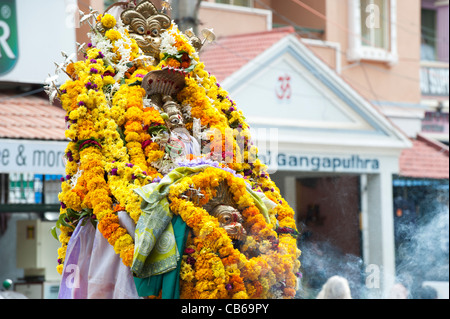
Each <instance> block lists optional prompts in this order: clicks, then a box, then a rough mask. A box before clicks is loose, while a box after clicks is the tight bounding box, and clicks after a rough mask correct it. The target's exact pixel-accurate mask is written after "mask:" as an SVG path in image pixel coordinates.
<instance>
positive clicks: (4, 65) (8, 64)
mask: <svg viewBox="0 0 450 319" xmlns="http://www.w3.org/2000/svg"><path fill="white" fill-rule="evenodd" d="M16 12H17V11H16V0H2V1H1V2H0V75H3V74H5V73H8V72H9V71H11V70H12V69H13V67H14V65H15V64H16V62H17V59H18V57H19V41H18V37H17V16H16Z"/></svg>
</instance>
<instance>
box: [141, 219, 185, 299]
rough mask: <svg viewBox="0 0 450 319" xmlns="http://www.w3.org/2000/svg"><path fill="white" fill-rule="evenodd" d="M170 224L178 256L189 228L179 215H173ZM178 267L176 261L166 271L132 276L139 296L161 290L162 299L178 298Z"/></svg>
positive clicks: (181, 253)
mask: <svg viewBox="0 0 450 319" xmlns="http://www.w3.org/2000/svg"><path fill="white" fill-rule="evenodd" d="M172 226H173V230H174V232H175V240H176V243H177V246H178V247H179V250H178V251H179V257H180V258H181V256H182V255H183V251H184V247H185V243H186V240H187V237H188V234H189V228H188V227H187V225H186V223H185V222H184V221H183V220H182V219H181V217H180V216H176V215H175V216H174V217H173V219H172ZM180 269H181V263H178V265H177V267H176V268H175V269H174V270H171V271H169V272H167V273H164V274H161V275H156V276H151V277H147V278H137V277H134V283H135V285H136V290H137V292H138V295H139V296H140V297H147V296H158V295H159V292H160V291H161V292H162V294H161V298H162V299H179V298H180Z"/></svg>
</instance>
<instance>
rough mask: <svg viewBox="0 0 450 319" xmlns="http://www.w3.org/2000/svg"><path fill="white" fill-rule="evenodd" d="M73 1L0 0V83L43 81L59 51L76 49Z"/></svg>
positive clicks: (51, 69) (61, 57)
mask: <svg viewBox="0 0 450 319" xmlns="http://www.w3.org/2000/svg"><path fill="white" fill-rule="evenodd" d="M76 3H77V2H76V0H45V1H36V0H2V1H0V82H16V83H27V84H43V83H44V82H45V80H46V78H47V77H48V75H49V73H52V72H54V70H55V64H54V63H55V62H57V63H61V62H62V61H63V60H64V58H63V56H62V55H61V51H64V52H66V53H67V54H68V55H71V54H72V53H75V52H76V28H77V27H78V25H77V24H76V23H74V22H73V21H74V20H76V16H75V14H76V13H77V12H78V11H77V10H76V9H77V5H76ZM61 78H62V77H61ZM61 81H62V80H61Z"/></svg>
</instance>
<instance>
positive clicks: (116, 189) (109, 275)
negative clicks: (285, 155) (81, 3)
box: [46, 0, 300, 299]
mask: <svg viewBox="0 0 450 319" xmlns="http://www.w3.org/2000/svg"><path fill="white" fill-rule="evenodd" d="M167 7H168V6H167V3H166V2H164V6H163V9H167ZM81 20H82V22H84V23H89V25H90V26H91V30H90V33H89V36H90V42H89V43H87V44H83V45H80V46H79V53H80V54H81V55H82V56H84V58H83V59H81V60H79V61H73V60H72V59H70V58H69V57H66V60H65V61H64V63H62V64H59V65H58V69H57V72H58V74H60V75H63V76H67V77H68V78H67V79H66V81H65V83H64V84H63V85H61V86H59V87H57V86H56V85H54V84H53V83H54V82H52V81H49V84H48V86H47V87H46V90H47V92H48V93H49V95H50V96H51V97H52V98H53V97H57V98H58V99H59V100H60V101H61V104H62V107H63V108H64V110H65V111H66V112H67V117H66V121H67V130H66V134H65V135H66V138H67V139H68V145H67V149H66V152H65V160H66V176H65V178H64V180H63V181H62V184H61V192H60V194H59V200H60V202H61V209H60V218H59V220H58V221H57V223H56V227H55V230H54V235H55V236H57V237H58V239H59V241H60V242H61V247H60V248H59V249H58V264H57V269H58V271H59V273H60V274H61V275H62V280H61V289H60V294H59V297H60V298H151V297H153V298H166V299H177V298H187V299H206V298H209V299H227V298H240V299H247V298H255V299H262V298H293V297H294V296H295V294H296V290H297V280H298V276H299V267H300V261H299V256H300V251H299V250H298V248H297V238H296V237H297V235H298V231H297V227H296V224H295V220H294V211H293V209H292V208H291V207H290V206H289V204H288V203H287V202H286V201H285V200H284V199H283V197H282V196H281V194H280V191H279V189H278V188H277V186H276V185H275V183H274V182H273V181H272V180H271V178H270V176H269V174H268V173H267V167H266V166H265V165H264V164H263V163H261V161H260V160H259V159H258V156H257V154H258V150H257V148H256V147H255V146H254V144H253V142H252V140H251V134H250V128H249V126H248V125H247V123H246V122H245V118H244V116H243V113H242V111H241V110H239V109H238V106H237V105H236V104H235V102H234V101H232V100H231V99H230V98H229V94H228V92H226V91H225V89H224V88H222V87H221V86H220V85H219V84H218V83H217V80H216V78H215V77H214V75H210V74H209V73H208V71H207V70H206V68H205V65H204V64H203V63H202V62H201V59H200V57H199V51H200V50H201V49H202V46H203V45H204V44H205V42H206V41H212V40H213V38H214V36H213V33H212V32H211V31H210V30H205V31H204V32H202V34H203V39H202V38H201V37H199V36H196V35H195V34H193V32H192V31H191V30H186V31H185V32H184V33H183V32H181V31H180V30H179V29H178V27H177V25H176V24H175V23H174V22H172V21H171V19H170V18H169V16H167V15H166V14H165V13H163V12H160V11H159V10H158V9H157V8H156V7H155V6H154V5H153V4H152V3H151V2H150V1H148V0H141V1H128V2H120V3H118V4H117V5H114V6H113V7H112V8H110V9H109V10H107V11H106V12H105V13H103V14H99V13H98V12H95V11H93V10H91V12H89V13H85V14H83V15H82V18H81ZM230 143H231V144H230ZM230 150H231V151H230ZM73 278H76V280H74V279H73Z"/></svg>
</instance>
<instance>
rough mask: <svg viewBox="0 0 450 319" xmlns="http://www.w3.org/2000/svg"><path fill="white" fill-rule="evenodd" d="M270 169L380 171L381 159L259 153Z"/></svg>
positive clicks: (351, 155) (359, 155) (337, 171)
mask: <svg viewBox="0 0 450 319" xmlns="http://www.w3.org/2000/svg"><path fill="white" fill-rule="evenodd" d="M259 158H260V159H261V161H262V162H263V163H264V164H266V165H267V166H268V168H269V169H270V171H272V172H276V171H302V172H335V173H367V174H370V173H379V172H380V169H381V167H380V166H381V165H380V164H381V160H380V159H379V158H378V157H376V156H367V155H361V154H307V153H304V154H300V153H291V152H282V151H280V152H271V151H267V152H266V153H265V154H259Z"/></svg>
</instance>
